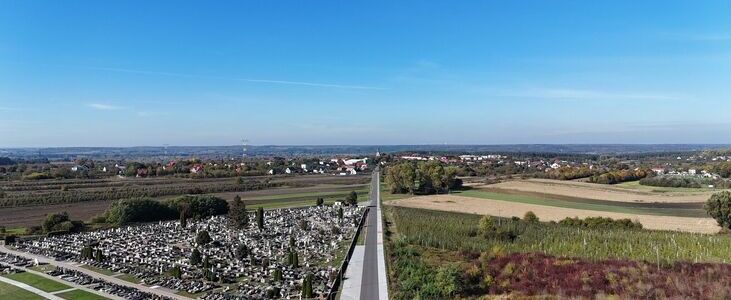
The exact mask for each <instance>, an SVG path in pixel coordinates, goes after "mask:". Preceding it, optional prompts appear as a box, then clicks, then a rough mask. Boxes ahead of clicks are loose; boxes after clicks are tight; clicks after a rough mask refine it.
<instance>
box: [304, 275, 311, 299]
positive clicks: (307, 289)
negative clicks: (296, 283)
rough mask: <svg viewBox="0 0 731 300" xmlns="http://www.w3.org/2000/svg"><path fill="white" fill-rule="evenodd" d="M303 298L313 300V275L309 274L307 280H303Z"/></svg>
mask: <svg viewBox="0 0 731 300" xmlns="http://www.w3.org/2000/svg"><path fill="white" fill-rule="evenodd" d="M302 298H304V299H311V298H312V275H311V274H307V275H306V276H305V278H304V279H303V280H302Z"/></svg>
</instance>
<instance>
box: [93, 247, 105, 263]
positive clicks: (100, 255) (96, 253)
mask: <svg viewBox="0 0 731 300" xmlns="http://www.w3.org/2000/svg"><path fill="white" fill-rule="evenodd" d="M94 259H95V260H96V261H98V262H101V261H103V260H104V253H103V252H102V249H96V251H94Z"/></svg>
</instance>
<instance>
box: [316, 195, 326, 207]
mask: <svg viewBox="0 0 731 300" xmlns="http://www.w3.org/2000/svg"><path fill="white" fill-rule="evenodd" d="M323 204H325V199H322V197H317V201H315V205H317V206H322V205H323Z"/></svg>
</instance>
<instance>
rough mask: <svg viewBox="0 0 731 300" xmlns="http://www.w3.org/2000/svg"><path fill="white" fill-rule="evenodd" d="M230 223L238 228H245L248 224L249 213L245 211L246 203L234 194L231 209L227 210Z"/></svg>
mask: <svg viewBox="0 0 731 300" xmlns="http://www.w3.org/2000/svg"><path fill="white" fill-rule="evenodd" d="M228 216H229V220H230V221H231V224H232V225H233V226H234V227H236V228H239V229H242V228H246V227H247V226H248V225H249V213H248V212H247V211H246V204H245V203H244V201H241V197H240V196H239V195H236V196H235V197H234V203H233V205H232V206H231V209H230V210H229V211H228Z"/></svg>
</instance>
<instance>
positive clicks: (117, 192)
mask: <svg viewBox="0 0 731 300" xmlns="http://www.w3.org/2000/svg"><path fill="white" fill-rule="evenodd" d="M279 185H281V183H272V182H268V181H266V180H259V181H246V182H241V183H239V182H237V181H235V180H230V181H215V182H179V183H174V184H160V185H151V186H145V185H133V186H126V187H110V188H105V189H84V190H73V189H71V190H64V188H63V186H62V188H60V189H59V190H55V191H42V192H33V191H27V192H20V193H7V194H6V195H5V196H4V197H2V198H0V207H13V206H31V205H45V204H63V203H76V202H85V201H108V200H118V199H128V198H143V197H153V198H154V197H161V196H171V195H182V194H210V193H221V192H243V191H250V190H260V189H266V188H270V187H276V186H279Z"/></svg>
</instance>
